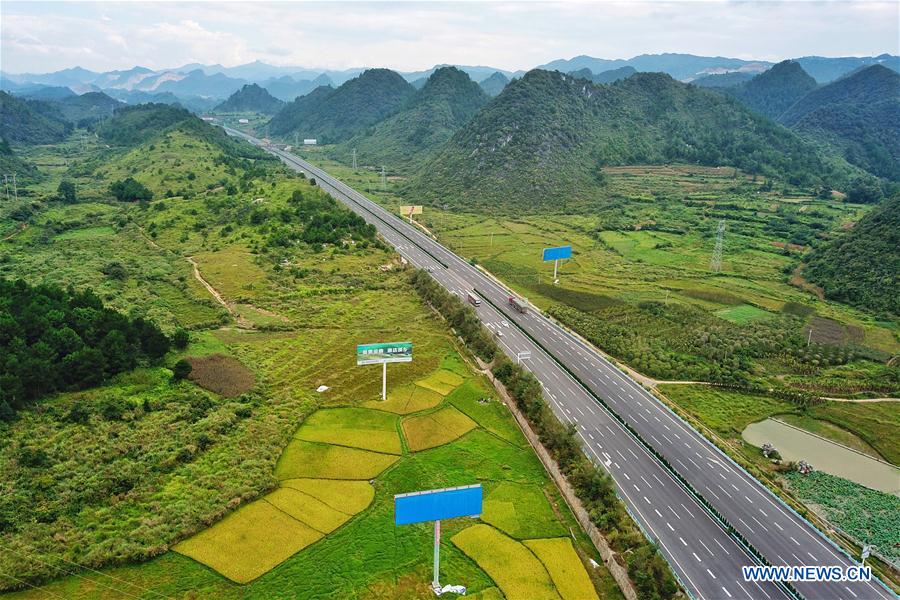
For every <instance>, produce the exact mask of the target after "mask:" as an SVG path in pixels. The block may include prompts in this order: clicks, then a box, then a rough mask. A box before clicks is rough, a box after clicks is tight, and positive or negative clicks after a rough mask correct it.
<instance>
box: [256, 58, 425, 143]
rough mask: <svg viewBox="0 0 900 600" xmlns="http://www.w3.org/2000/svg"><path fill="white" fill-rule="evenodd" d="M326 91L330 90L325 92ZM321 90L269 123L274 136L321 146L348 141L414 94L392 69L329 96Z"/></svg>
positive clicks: (362, 78) (373, 71) (366, 76)
mask: <svg viewBox="0 0 900 600" xmlns="http://www.w3.org/2000/svg"><path fill="white" fill-rule="evenodd" d="M325 89H327V88H325ZM320 90H323V88H321V87H319V88H317V89H316V90H314V91H313V92H312V93H311V94H310V95H312V94H316V97H315V98H310V99H308V100H307V101H306V102H302V98H298V99H297V100H296V101H294V102H291V103H290V104H288V105H287V106H285V107H284V109H282V110H281V111H279V112H278V113H277V114H276V115H275V116H274V117H273V118H272V120H271V122H270V123H269V131H270V132H271V133H273V134H275V135H281V136H293V135H297V136H299V137H301V138H315V139H317V140H319V143H320V144H335V143H339V142H342V141H344V140H347V139H349V138H351V137H353V136H354V135H356V134H358V133H360V132H362V131H364V130H365V129H366V128H367V127H369V126H371V125H374V124H375V123H377V122H378V121H381V120H382V119H384V118H385V117H387V116H389V115H391V114H393V113H394V112H396V111H397V110H398V109H399V108H400V107H401V106H403V104H404V103H405V102H406V101H407V100H409V98H410V97H411V96H412V95H413V94H414V93H415V88H414V87H413V86H411V85H410V84H409V83H408V82H407V81H406V80H405V79H403V77H401V76H400V75H399V74H397V73H395V72H394V71H391V70H389V69H369V70H367V71H365V72H363V74H362V75H360V76H359V77H356V78H354V79H351V80H350V81H347V82H346V83H344V84H343V85H342V86H340V87H339V88H337V89H336V90H334V91H332V92H331V93H329V94H328V95H327V96H326V95H325V93H324V92H323V91H320Z"/></svg>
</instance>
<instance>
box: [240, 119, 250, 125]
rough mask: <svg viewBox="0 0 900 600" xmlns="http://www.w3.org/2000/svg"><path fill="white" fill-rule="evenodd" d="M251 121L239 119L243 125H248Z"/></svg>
mask: <svg viewBox="0 0 900 600" xmlns="http://www.w3.org/2000/svg"><path fill="white" fill-rule="evenodd" d="M249 122H250V119H238V123H240V124H241V125H246V124H247V123H249Z"/></svg>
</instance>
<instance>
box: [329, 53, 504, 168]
mask: <svg viewBox="0 0 900 600" xmlns="http://www.w3.org/2000/svg"><path fill="white" fill-rule="evenodd" d="M488 100H489V98H488V96H487V94H485V93H484V92H483V91H482V89H481V87H479V85H478V84H477V83H475V82H474V81H472V80H471V79H469V76H468V75H466V73H465V72H463V71H460V70H459V69H457V68H455V67H442V68H440V69H438V70H436V71H435V72H434V73H433V74H432V75H431V77H429V78H428V81H427V82H426V83H425V85H424V86H423V87H422V89H421V90H419V91H417V92H416V93H415V95H414V96H413V97H412V98H410V100H409V101H408V102H407V104H406V105H404V107H403V108H402V109H401V110H400V111H399V112H397V113H396V114H394V115H392V116H390V117H388V118H387V119H385V120H384V121H381V122H380V123H378V124H376V125H375V126H373V127H370V128H368V129H367V130H366V131H365V132H364V133H361V134H359V135H356V136H354V137H353V138H351V139H349V140H348V141H347V142H345V143H343V144H341V149H340V150H339V152H340V154H341V155H349V153H350V150H351V149H352V148H356V150H357V156H358V157H359V160H360V161H362V162H363V163H365V164H376V165H377V164H388V165H391V166H392V167H399V168H404V167H408V166H410V165H411V164H419V163H421V162H422V161H423V160H424V159H425V158H426V157H427V155H428V154H429V153H430V152H433V151H435V150H436V149H438V148H439V147H440V146H441V145H443V144H444V143H445V142H446V141H447V140H449V139H450V137H451V136H452V135H453V134H454V133H455V132H456V131H457V130H458V129H459V128H460V127H462V126H463V125H464V124H465V123H467V122H468V121H469V120H470V119H471V118H472V116H473V115H475V113H476V112H478V110H479V109H481V107H482V106H484V105H485V104H487V102H488ZM344 158H346V156H344Z"/></svg>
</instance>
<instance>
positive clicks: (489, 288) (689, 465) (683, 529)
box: [228, 129, 895, 600]
mask: <svg viewBox="0 0 900 600" xmlns="http://www.w3.org/2000/svg"><path fill="white" fill-rule="evenodd" d="M228 132H229V133H231V134H232V135H237V136H240V137H243V138H245V139H247V140H248V141H250V142H251V143H253V144H255V145H257V146H261V147H263V148H265V149H266V150H268V151H270V152H272V153H273V154H275V155H277V156H279V157H280V158H281V159H282V161H284V162H285V164H287V165H288V166H289V167H291V168H293V169H296V170H298V171H302V172H304V173H305V174H306V175H308V176H310V177H314V178H315V179H316V181H317V184H318V185H319V186H320V187H321V188H322V189H323V190H325V191H326V192H328V193H330V194H331V195H332V196H333V197H334V198H336V199H337V200H339V201H340V202H342V203H344V204H345V205H346V206H347V207H349V208H350V209H351V210H353V211H354V212H356V213H357V214H359V215H360V216H362V217H363V218H364V219H365V220H366V221H367V222H369V223H371V224H373V225H375V227H377V229H378V231H379V233H380V234H381V235H382V236H383V237H384V238H385V239H386V240H387V241H388V242H390V243H391V244H393V245H394V247H395V248H396V249H397V250H398V251H399V252H400V254H401V255H402V256H404V257H405V258H406V259H407V260H408V261H409V262H410V263H412V264H413V265H415V266H417V267H420V268H425V269H428V270H429V271H430V273H431V275H432V277H434V279H435V280H437V281H438V282H439V283H440V284H441V285H443V286H444V287H445V288H446V289H448V290H449V291H451V292H453V293H456V294H457V295H459V296H460V298H462V299H463V300H465V299H466V297H467V295H468V294H469V293H470V292H473V293H475V294H476V295H477V296H478V297H479V298H481V299H483V300H484V301H482V302H481V305H480V306H479V307H477V308H476V309H475V310H476V312H477V313H478V315H479V317H480V318H481V320H482V321H483V322H484V324H485V325H486V326H487V327H488V328H489V329H491V330H492V331H494V332H495V333H497V341H498V342H499V343H500V346H501V347H502V348H503V350H504V351H505V352H506V353H507V354H508V355H509V356H510V357H511V358H512V359H514V360H515V359H516V356H517V355H518V354H519V353H520V352H530V353H531V355H530V358H529V359H527V360H524V361H523V365H524V366H525V367H526V368H528V369H529V370H530V371H531V372H533V373H534V374H535V376H536V377H537V378H538V380H539V381H540V382H541V384H542V386H543V389H544V393H545V396H546V397H547V399H548V401H549V402H550V404H551V407H552V408H553V411H554V412H555V413H556V415H557V416H558V417H559V418H560V419H561V420H563V421H564V422H567V423H574V424H575V426H576V428H577V432H578V436H579V437H580V439H581V441H582V444H583V448H584V450H585V452H586V454H587V455H588V456H589V457H590V458H591V459H592V460H594V461H595V462H596V463H597V464H598V465H602V467H603V468H604V469H605V470H606V471H608V472H609V474H610V475H611V476H612V478H613V480H614V482H615V484H616V487H617V490H618V492H619V495H620V497H621V498H622V499H623V501H624V502H625V504H626V506H627V507H628V510H629V511H630V512H631V514H632V516H633V517H634V518H635V520H636V521H637V522H638V524H639V525H640V526H641V527H642V528H643V530H644V532H645V533H646V534H647V535H648V536H649V537H650V538H651V539H652V540H654V541H655V542H656V543H657V544H658V545H659V549H660V551H661V552H662V554H663V555H664V556H665V558H666V560H668V561H669V564H670V565H671V566H672V569H673V570H674V571H675V573H676V575H677V576H678V577H679V579H680V580H681V582H682V585H683V586H684V587H685V589H686V590H687V591H688V593H689V594H690V595H691V596H692V597H694V598H707V599H718V598H721V599H730V598H754V599H756V598H760V599H766V598H768V599H772V600H774V599H776V598H789V597H790V594H789V592H788V591H787V590H786V589H784V588H782V587H781V586H779V585H777V584H774V583H755V582H747V581H745V580H744V578H743V574H742V571H741V567H742V566H745V565H756V564H759V563H758V561H757V560H756V559H755V558H754V557H752V556H751V555H750V554H749V553H748V552H747V551H746V550H745V548H744V547H743V545H742V544H741V543H740V542H739V541H738V540H737V539H736V538H735V537H733V536H732V535H730V534H729V533H728V532H727V531H726V530H725V529H724V528H723V526H722V524H721V523H720V522H719V521H717V520H716V519H715V518H714V517H713V516H712V515H711V513H710V512H709V511H708V510H707V509H706V508H704V506H703V505H702V504H701V503H700V502H699V500H698V499H697V498H696V497H695V496H694V494H693V493H692V491H691V490H689V489H688V488H687V487H686V486H684V485H683V484H681V483H680V482H679V481H678V480H677V479H676V478H675V477H673V475H672V474H671V473H670V472H669V470H668V469H667V468H666V467H665V466H664V465H663V463H662V462H661V461H659V460H658V459H657V458H656V457H655V456H653V454H651V453H650V452H648V450H647V449H646V447H645V446H644V444H643V443H641V441H640V440H638V439H637V438H636V437H635V436H634V435H633V434H632V433H631V432H629V431H628V429H626V428H625V427H623V426H622V425H621V423H620V422H619V421H618V420H617V419H616V418H614V417H613V416H612V415H611V414H610V412H609V411H608V410H607V409H606V408H605V407H604V406H602V405H601V403H600V402H599V401H598V398H602V399H604V400H606V402H607V404H608V406H609V407H610V408H611V409H612V411H614V412H615V413H616V414H617V415H618V416H619V417H620V418H622V419H623V420H624V421H625V422H626V423H628V425H629V426H630V427H632V428H633V429H634V430H635V431H636V432H637V433H638V435H639V436H640V437H641V438H642V439H643V442H644V443H646V444H649V445H650V446H652V447H653V448H654V449H655V450H656V452H658V453H659V454H661V455H662V456H663V457H665V459H666V461H667V462H668V463H669V464H670V465H671V467H672V468H674V469H676V470H677V471H678V473H679V474H680V475H681V476H682V477H683V478H685V479H686V480H687V481H688V482H689V483H690V485H691V487H692V488H693V489H694V490H695V491H696V492H697V493H699V494H700V495H701V496H703V497H704V498H705V499H706V501H707V502H709V503H710V504H711V505H712V506H714V507H715V508H716V510H717V511H718V512H719V513H720V514H721V515H723V516H724V518H725V519H727V521H728V522H729V523H730V524H731V525H732V526H733V527H734V528H735V529H736V530H737V531H739V532H740V533H741V535H743V536H744V537H745V539H747V540H748V541H749V542H750V543H751V544H752V545H753V546H754V547H755V548H756V549H757V550H758V551H760V552H761V553H762V554H763V556H765V557H766V559H767V560H768V561H769V562H770V563H771V564H773V565H789V566H803V565H812V566H833V565H836V566H840V567H842V568H843V567H847V566H852V565H855V564H856V562H855V561H854V560H852V559H850V558H849V557H848V556H847V555H846V554H844V553H843V552H842V551H841V550H839V549H837V547H836V546H835V545H834V544H833V543H832V542H831V541H830V540H827V539H826V538H825V537H824V536H823V535H822V534H821V533H819V532H818V530H816V529H815V527H813V526H812V525H811V524H810V523H808V522H807V521H806V520H804V519H803V518H801V517H800V516H799V515H797V514H796V513H794V512H793V511H791V510H790V509H789V508H787V507H786V506H785V505H784V504H783V503H782V502H781V501H780V500H778V499H777V498H776V497H775V496H774V495H773V494H772V493H771V492H770V491H769V490H768V489H767V488H765V486H763V485H762V484H761V483H760V482H758V481H757V480H755V479H754V478H753V477H752V476H750V475H749V474H747V473H746V472H745V471H744V470H742V469H741V468H739V467H738V466H737V465H736V464H735V463H733V462H732V461H731V459H729V458H728V457H727V456H726V455H725V454H724V453H723V452H721V451H720V450H719V449H718V448H716V447H715V446H714V445H713V444H711V443H710V442H709V441H708V440H706V438H704V437H703V436H702V435H701V434H700V433H698V432H697V431H696V430H694V429H693V428H692V427H690V426H689V425H687V424H686V423H685V422H684V421H682V420H681V419H680V418H678V417H677V416H676V415H675V414H674V413H672V412H671V411H670V410H669V409H668V408H667V407H665V406H664V405H662V404H661V403H660V402H659V400H657V399H656V398H655V397H653V396H652V395H651V394H650V393H648V392H647V391H646V390H644V389H643V388H642V387H641V386H640V385H638V384H637V383H636V382H634V381H633V380H632V379H630V378H629V377H628V376H627V375H626V374H625V373H623V372H622V371H620V370H619V369H618V368H617V367H615V366H614V365H612V364H611V363H610V362H609V361H608V360H607V359H606V358H604V357H603V356H602V355H601V354H600V353H599V352H598V351H597V350H596V349H595V348H593V347H592V346H591V345H589V344H588V343H586V342H584V341H583V340H582V339H581V338H579V337H578V336H576V335H573V334H572V333H570V332H569V331H567V330H566V329H564V328H563V327H561V326H560V325H558V324H557V323H555V322H553V321H551V320H550V319H548V318H546V317H544V316H543V315H541V314H540V313H538V312H537V311H535V310H529V311H527V312H526V313H525V314H522V313H519V312H518V311H516V310H514V309H513V308H512V307H510V306H509V305H508V299H509V297H510V296H511V295H513V294H512V293H511V292H510V291H509V290H508V289H507V288H506V287H505V286H503V285H502V284H501V283H500V282H498V281H496V280H495V279H493V278H492V277H490V276H489V275H487V274H486V273H484V272H482V271H480V270H479V269H477V268H475V267H473V266H472V265H470V264H469V263H468V262H467V261H465V260H463V259H462V258H460V257H458V256H456V255H455V254H453V253H452V252H450V251H449V250H447V249H446V248H444V247H443V246H442V245H441V244H439V243H438V242H436V241H435V240H434V239H432V238H431V237H430V236H428V235H427V234H426V233H424V232H422V231H421V230H420V229H418V228H417V227H416V226H415V225H410V224H409V223H407V222H406V221H405V220H403V219H401V218H399V217H398V216H395V215H393V214H391V213H389V212H388V211H387V210H385V209H384V208H382V207H381V206H379V205H377V204H376V203H374V202H372V201H371V200H368V199H367V198H366V197H364V196H363V195H362V194H360V193H359V192H357V191H356V190H354V189H352V188H350V187H349V186H347V185H346V184H344V183H343V182H341V181H339V180H337V179H335V178H334V177H331V176H330V175H328V173H326V172H325V171H323V170H322V169H320V168H318V167H316V166H314V165H312V164H309V163H307V162H306V161H303V160H302V159H299V158H297V157H296V156H294V155H292V154H289V153H287V152H284V151H281V150H278V149H275V148H270V147H266V146H263V144H262V142H260V140H257V139H256V138H252V137H250V136H247V135H246V134H243V133H241V132H237V131H235V130H231V129H229V130H228ZM539 251H540V248H535V252H539ZM535 340H537V341H539V342H540V343H539V344H538V343H536V341H535ZM573 375H574V377H573ZM793 585H794V588H795V589H796V590H797V591H798V592H799V593H800V594H801V595H802V596H803V597H804V598H809V599H810V600H812V599H823V600H824V599H829V600H830V599H838V598H842V599H847V600H864V599H865V600H869V599H872V600H874V599H882V598H885V599H887V598H895V595H894V594H893V593H892V592H890V591H889V590H887V589H886V588H885V587H884V586H883V585H882V584H881V583H880V582H877V581H875V580H873V581H871V582H798V583H794V584H793Z"/></svg>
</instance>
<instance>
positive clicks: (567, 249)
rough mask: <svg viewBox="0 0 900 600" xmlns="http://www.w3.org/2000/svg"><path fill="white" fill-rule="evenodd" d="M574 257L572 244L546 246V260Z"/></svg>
mask: <svg viewBox="0 0 900 600" xmlns="http://www.w3.org/2000/svg"><path fill="white" fill-rule="evenodd" d="M564 258H572V246H559V247H556V248H544V260H545V261H547V260H562V259H564Z"/></svg>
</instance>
